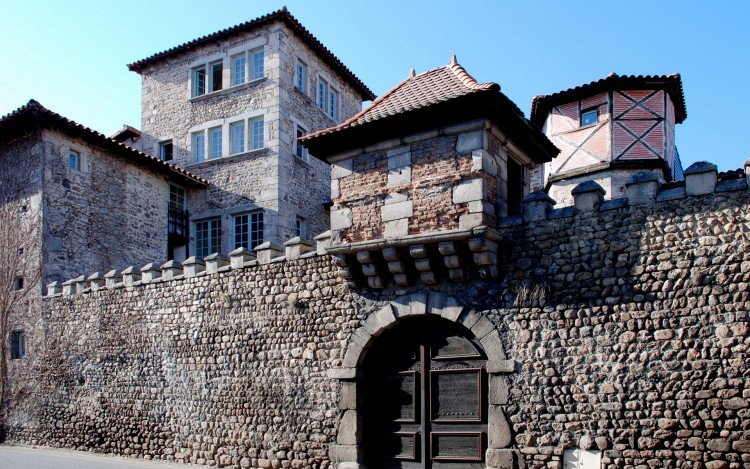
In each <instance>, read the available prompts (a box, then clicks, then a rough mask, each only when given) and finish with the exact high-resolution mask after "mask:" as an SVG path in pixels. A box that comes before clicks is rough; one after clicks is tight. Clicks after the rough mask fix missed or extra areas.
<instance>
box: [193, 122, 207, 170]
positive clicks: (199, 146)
mask: <svg viewBox="0 0 750 469" xmlns="http://www.w3.org/2000/svg"><path fill="white" fill-rule="evenodd" d="M199 139H200V143H199V142H198V140H199ZM190 140H191V143H192V146H193V161H194V162H196V163H202V162H204V161H206V131H205V130H201V131H198V132H193V133H191V134H190Z"/></svg>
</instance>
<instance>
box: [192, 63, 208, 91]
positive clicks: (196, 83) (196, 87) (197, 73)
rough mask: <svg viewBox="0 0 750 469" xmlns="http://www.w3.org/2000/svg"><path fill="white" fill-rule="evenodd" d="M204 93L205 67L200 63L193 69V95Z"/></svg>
mask: <svg viewBox="0 0 750 469" xmlns="http://www.w3.org/2000/svg"><path fill="white" fill-rule="evenodd" d="M204 94H206V67H205V65H202V66H200V67H196V68H194V69H193V97H195V96H203V95H204Z"/></svg>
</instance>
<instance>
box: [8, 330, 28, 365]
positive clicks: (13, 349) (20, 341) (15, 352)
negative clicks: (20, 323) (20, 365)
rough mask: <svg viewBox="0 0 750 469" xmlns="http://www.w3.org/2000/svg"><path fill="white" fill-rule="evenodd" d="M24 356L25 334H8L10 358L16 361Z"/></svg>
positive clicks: (21, 332) (14, 332)
mask: <svg viewBox="0 0 750 469" xmlns="http://www.w3.org/2000/svg"><path fill="white" fill-rule="evenodd" d="M25 356H26V332H24V331H11V332H10V358H12V359H14V360H16V359H19V358H23V357H25Z"/></svg>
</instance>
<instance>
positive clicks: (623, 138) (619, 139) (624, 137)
mask: <svg viewBox="0 0 750 469" xmlns="http://www.w3.org/2000/svg"><path fill="white" fill-rule="evenodd" d="M614 133H615V136H614V137H615V151H614V154H615V156H619V155H620V154H621V153H622V152H623V151H624V150H625V149H626V148H628V146H630V144H632V143H633V142H634V141H635V137H633V136H632V135H630V134H629V133H628V132H627V131H626V130H625V129H623V128H622V127H621V126H620V123H619V122H618V123H617V124H615V125H614Z"/></svg>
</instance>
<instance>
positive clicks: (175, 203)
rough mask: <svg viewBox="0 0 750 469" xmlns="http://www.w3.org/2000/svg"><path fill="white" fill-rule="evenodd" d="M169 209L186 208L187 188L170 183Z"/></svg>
mask: <svg viewBox="0 0 750 469" xmlns="http://www.w3.org/2000/svg"><path fill="white" fill-rule="evenodd" d="M169 209H170V210H181V211H182V210H185V189H183V188H182V187H179V186H175V185H174V184H170V185H169Z"/></svg>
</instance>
